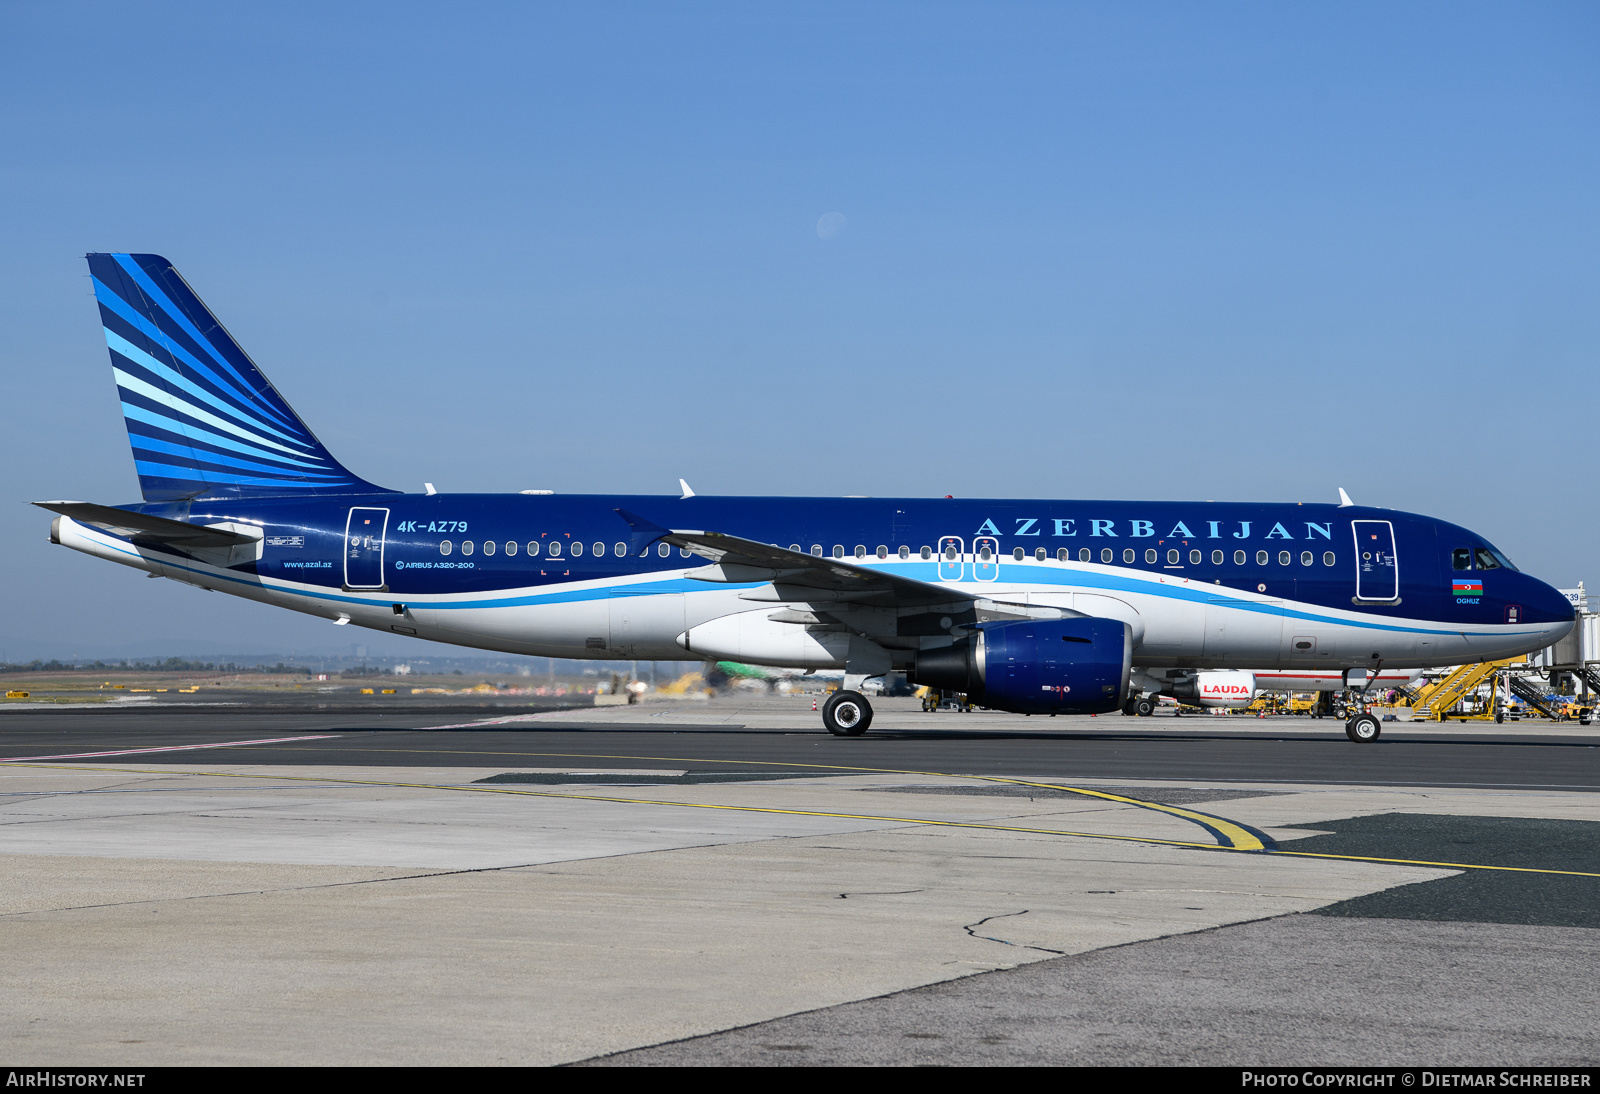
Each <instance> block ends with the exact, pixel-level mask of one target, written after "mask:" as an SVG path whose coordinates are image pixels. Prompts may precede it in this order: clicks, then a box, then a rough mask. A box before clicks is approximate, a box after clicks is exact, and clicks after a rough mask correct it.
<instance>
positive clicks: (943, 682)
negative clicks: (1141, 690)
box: [907, 618, 1133, 714]
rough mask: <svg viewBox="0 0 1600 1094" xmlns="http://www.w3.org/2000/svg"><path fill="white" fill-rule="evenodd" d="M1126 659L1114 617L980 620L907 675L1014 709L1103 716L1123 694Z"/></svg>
mask: <svg viewBox="0 0 1600 1094" xmlns="http://www.w3.org/2000/svg"><path fill="white" fill-rule="evenodd" d="M1132 660H1133V638H1132V635H1131V633H1130V632H1129V629H1128V625H1127V624H1126V623H1124V622H1122V621H1121V620H1120V619H1100V618H1082V619H1030V620H1024V621H1021V622H1016V623H980V624H979V625H978V633H977V634H975V635H973V636H972V637H970V638H965V639H962V640H961V641H960V642H957V643H956V644H955V645H953V646H945V647H942V648H939V649H932V650H923V651H921V652H920V653H918V654H917V661H916V665H915V666H914V667H913V668H912V669H911V670H910V672H908V673H907V678H908V680H909V681H910V682H911V683H913V684H923V685H926V686H928V687H932V688H940V689H942V690H945V691H959V692H965V693H966V695H967V697H968V698H970V699H972V700H974V701H976V702H980V703H982V704H983V705H984V706H986V707H990V708H992V709H994V710H1007V711H1011V712H1012V713H1014V714H1104V713H1106V712H1108V711H1113V710H1116V709H1117V708H1118V707H1120V706H1122V703H1123V701H1124V700H1125V699H1126V698H1127V696H1128V673H1129V669H1130V667H1131V665H1132Z"/></svg>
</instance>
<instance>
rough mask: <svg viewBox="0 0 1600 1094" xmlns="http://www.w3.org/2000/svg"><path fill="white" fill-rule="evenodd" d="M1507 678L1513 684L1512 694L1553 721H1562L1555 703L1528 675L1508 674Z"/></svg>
mask: <svg viewBox="0 0 1600 1094" xmlns="http://www.w3.org/2000/svg"><path fill="white" fill-rule="evenodd" d="M1506 679H1507V680H1508V681H1509V682H1510V684H1511V694H1513V695H1515V696H1516V697H1517V698H1518V699H1521V700H1522V701H1523V702H1524V703H1527V704H1528V705H1529V706H1530V707H1532V708H1533V709H1534V710H1537V711H1538V712H1539V713H1540V714H1543V715H1544V716H1545V717H1546V718H1549V719H1550V720H1551V721H1552V722H1559V721H1561V714H1560V712H1559V711H1557V710H1556V709H1555V706H1554V704H1552V703H1551V702H1550V700H1549V699H1547V698H1546V697H1545V695H1544V693H1543V692H1541V691H1540V690H1539V689H1538V688H1536V687H1534V686H1533V685H1532V684H1531V683H1529V682H1528V678H1527V677H1526V676H1516V675H1512V674H1509V673H1508V674H1507V676H1506Z"/></svg>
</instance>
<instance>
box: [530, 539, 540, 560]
mask: <svg viewBox="0 0 1600 1094" xmlns="http://www.w3.org/2000/svg"><path fill="white" fill-rule="evenodd" d="M528 557H529V558H538V557H539V541H538V540H536V539H530V540H529V541H528Z"/></svg>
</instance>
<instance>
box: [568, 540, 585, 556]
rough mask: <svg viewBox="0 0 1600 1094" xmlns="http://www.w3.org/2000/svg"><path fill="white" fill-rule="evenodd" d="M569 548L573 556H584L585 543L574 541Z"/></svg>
mask: <svg viewBox="0 0 1600 1094" xmlns="http://www.w3.org/2000/svg"><path fill="white" fill-rule="evenodd" d="M567 550H568V551H570V552H571V554H572V557H573V558H581V557H582V556H583V544H581V543H574V544H573V545H572V546H571V547H568V548H567Z"/></svg>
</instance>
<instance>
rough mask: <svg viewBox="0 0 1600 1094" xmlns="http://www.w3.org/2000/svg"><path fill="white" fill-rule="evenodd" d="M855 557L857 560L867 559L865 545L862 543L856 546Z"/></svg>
mask: <svg viewBox="0 0 1600 1094" xmlns="http://www.w3.org/2000/svg"><path fill="white" fill-rule="evenodd" d="M856 557H857V558H866V557H867V545H866V544H864V543H858V544H856Z"/></svg>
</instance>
